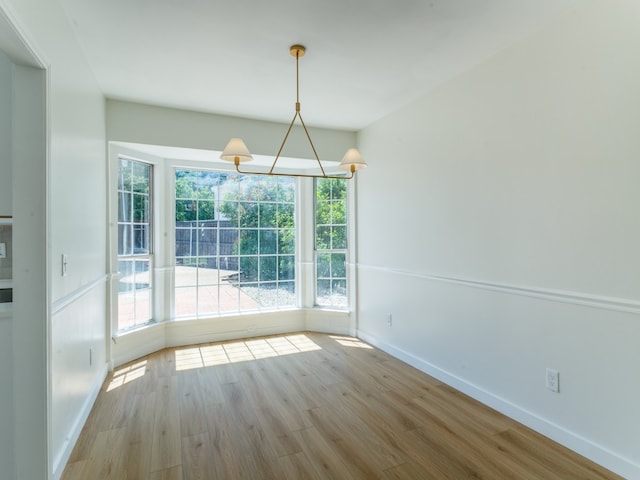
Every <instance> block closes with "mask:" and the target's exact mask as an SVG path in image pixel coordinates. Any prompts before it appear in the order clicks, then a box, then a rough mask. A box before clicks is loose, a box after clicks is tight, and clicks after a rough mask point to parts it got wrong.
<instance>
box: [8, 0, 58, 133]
mask: <svg viewBox="0 0 640 480" xmlns="http://www.w3.org/2000/svg"><path fill="white" fill-rule="evenodd" d="M0 17H1V20H2V21H1V22H0V23H2V24H5V25H7V26H8V27H9V28H10V29H11V30H12V32H13V35H11V34H9V35H8V36H12V37H14V38H17V39H18V40H19V42H20V45H19V47H17V48H18V49H24V51H26V54H25V53H24V52H6V51H5V53H7V54H10V58H11V61H12V62H14V63H16V62H17V63H18V64H20V65H25V66H30V67H35V68H40V69H42V70H48V69H49V67H50V62H49V60H48V58H47V56H46V55H45V54H44V52H43V51H42V49H41V48H39V47H38V45H37V44H36V42H35V41H34V39H33V37H32V36H31V35H30V34H29V33H28V32H27V30H26V29H25V28H24V26H23V24H22V22H21V21H20V20H19V16H18V14H17V13H16V10H15V9H14V8H13V6H12V5H11V3H10V2H8V1H6V0H0ZM2 48H3V47H2V45H0V49H2ZM15 55H17V56H15ZM48 92H49V85H48V84H47V93H46V95H47V96H48ZM48 107H49V105H48V104H47V111H48ZM47 116H48V114H47ZM47 130H48V119H47ZM47 139H48V138H47ZM47 145H48V144H47Z"/></svg>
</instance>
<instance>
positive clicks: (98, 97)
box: [0, 0, 106, 478]
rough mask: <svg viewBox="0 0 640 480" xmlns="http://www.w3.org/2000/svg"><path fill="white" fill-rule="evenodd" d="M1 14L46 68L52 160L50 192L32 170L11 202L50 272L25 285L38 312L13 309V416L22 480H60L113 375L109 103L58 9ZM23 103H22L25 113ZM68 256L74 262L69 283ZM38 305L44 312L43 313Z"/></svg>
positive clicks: (5, 4)
mask: <svg viewBox="0 0 640 480" xmlns="http://www.w3.org/2000/svg"><path fill="white" fill-rule="evenodd" d="M0 7H2V9H3V10H5V11H6V12H8V13H9V14H10V17H11V19H12V20H13V23H14V24H15V25H14V26H16V27H17V28H16V31H17V32H20V33H21V34H24V36H25V38H26V40H27V43H28V44H29V46H30V47H31V48H32V49H33V51H35V52H37V53H38V55H39V57H40V59H43V60H44V62H45V65H46V67H47V69H46V70H47V76H46V84H47V85H46V86H47V89H46V107H47V112H46V116H45V114H44V112H42V113H41V115H40V118H39V119H36V120H35V121H33V120H32V124H33V126H34V128H43V131H44V127H45V125H46V140H47V141H46V145H45V144H44V142H43V145H42V149H43V150H45V149H46V158H45V153H44V151H43V152H40V153H37V152H35V151H34V152H32V154H31V157H28V158H30V161H29V162H27V163H28V164H29V168H32V167H33V166H38V168H39V172H41V175H42V184H41V185H40V184H38V182H37V181H36V182H33V181H32V182H29V177H28V174H29V171H28V169H27V168H25V169H21V171H20V172H14V178H18V177H19V178H18V183H14V186H16V185H17V186H16V188H14V198H13V200H14V216H15V219H14V220H15V223H14V234H16V233H17V232H19V231H20V228H19V224H20V223H21V220H20V218H19V217H21V218H22V221H27V220H28V223H32V222H33V223H34V225H36V223H35V222H38V223H37V225H39V229H40V232H39V233H38V234H37V235H33V236H32V237H29V239H28V238H27V237H26V236H25V237H24V238H23V242H22V244H23V249H27V248H29V247H33V243H34V242H36V243H38V244H39V245H41V246H42V248H43V251H42V252H41V253H42V255H43V256H42V259H43V262H42V264H37V265H36V264H35V263H34V266H33V267H32V268H31V269H30V271H29V273H28V275H26V274H24V275H23V276H24V277H25V281H26V278H27V277H28V276H31V277H34V278H38V279H41V280H38V281H36V283H35V284H34V286H33V287H30V288H31V292H32V294H33V295H35V297H34V298H32V299H31V303H30V304H29V303H28V302H26V299H25V300H24V301H20V300H19V299H18V298H16V301H15V302H14V328H13V348H14V397H17V398H18V399H19V401H20V404H18V402H16V404H15V407H14V408H15V411H16V414H17V415H16V416H15V433H14V445H15V446H14V448H15V456H14V458H15V475H16V477H17V478H43V476H44V475H47V476H54V475H58V474H59V473H60V472H61V469H62V468H63V467H64V461H65V460H66V455H68V454H69V453H70V448H71V447H72V446H73V442H74V441H75V437H76V436H77V435H78V434H79V429H80V428H81V426H82V423H83V419H84V416H85V415H86V414H88V409H89V408H90V406H91V403H92V400H93V398H94V396H95V395H96V394H97V389H98V388H99V386H100V384H101V382H102V380H103V378H104V376H105V374H106V349H105V344H106V299H105V289H106V282H105V281H106V222H105V219H106V144H105V120H104V119H105V109H104V98H103V96H102V94H101V92H100V91H99V89H98V87H97V84H96V81H95V79H94V77H93V74H92V73H91V71H90V70H89V67H88V64H87V62H86V59H85V58H84V56H83V53H82V51H81V49H80V48H79V45H78V44H77V43H76V41H75V38H74V36H73V32H72V30H71V28H70V27H69V24H68V21H67V19H66V17H65V16H64V13H63V11H62V9H61V7H60V5H59V4H58V2H48V1H44V0H42V1H36V2H33V1H29V0H6V1H5V0H2V2H1V3H0ZM40 88H41V91H42V93H44V88H43V85H41V86H40ZM25 101H27V99H26V98H22V99H20V100H16V102H18V103H17V105H18V106H19V108H18V110H20V111H21V110H22V107H21V106H20V105H21V103H20V102H25ZM45 120H46V123H45ZM39 121H41V124H40V125H37V123H38V122H39ZM25 125H27V123H26V122H25ZM25 130H26V127H25ZM32 142H33V140H32ZM45 160H46V161H45ZM25 165H26V164H25ZM15 168H16V164H14V169H15ZM31 174H33V172H31ZM45 175H46V177H45ZM32 179H33V177H32ZM36 180H37V179H36ZM34 189H35V190H34ZM16 190H18V193H17V194H16ZM34 192H37V195H35V194H34ZM24 198H33V199H34V200H33V201H30V202H26V203H25V205H24V207H22V206H20V209H18V207H17V206H16V199H19V200H20V202H21V203H22V202H23V201H24ZM18 210H20V211H18ZM32 233H33V232H32ZM27 240H28V241H27ZM17 243H18V242H17ZM18 247H19V245H17V246H16V252H15V253H16V260H17V257H18ZM45 248H46V250H44V249H45ZM38 253H40V252H38ZM62 253H65V254H66V255H67V256H68V262H69V263H68V273H67V275H66V276H65V277H63V276H62V275H61V268H60V258H61V254H62ZM45 254H46V258H45ZM31 255H32V256H34V255H33V252H32V254H31ZM36 257H37V258H38V260H39V259H40V257H39V256H37V255H36ZM16 270H18V272H17V273H16V276H18V274H19V273H20V269H14V273H15V271H16ZM25 270H26V269H25ZM23 273H25V272H23ZM15 282H16V290H15V293H16V297H18V285H17V283H18V279H16V281H15ZM32 282H33V279H32ZM39 282H45V283H46V285H45V283H43V284H42V285H40V283H39ZM26 291H27V290H26V289H23V290H22V294H23V295H24V294H25V293H26ZM33 292H36V293H33ZM22 298H25V297H22ZM34 300H35V301H34ZM33 304H35V305H36V307H38V308H39V307H40V306H42V308H41V309H40V311H38V312H35V308H34V307H33V306H32V305H33ZM27 313H29V315H27ZM19 316H22V317H23V318H18V317H19ZM90 351H91V360H92V362H91V363H90ZM25 371H28V372H30V374H29V375H26V376H25V375H24V372H25ZM18 380H19V381H18ZM38 389H41V390H42V391H41V392H40V393H39V394H38V395H33V394H31V395H30V396H29V397H33V398H34V399H35V401H34V402H24V399H23V396H24V395H25V394H28V393H29V392H32V393H33V392H34V391H36V390H38ZM35 403H38V405H34V404H35ZM42 407H44V408H43V410H44V411H34V409H36V410H37V409H40V408H42ZM45 470H46V472H45ZM54 470H56V471H55V472H54Z"/></svg>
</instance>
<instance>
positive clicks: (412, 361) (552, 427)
mask: <svg viewBox="0 0 640 480" xmlns="http://www.w3.org/2000/svg"><path fill="white" fill-rule="evenodd" d="M357 337H358V338H360V339H362V340H364V341H365V342H367V343H370V344H371V345H373V346H375V347H376V348H379V349H380V350H382V351H384V352H387V353H388V354H390V355H393V356H394V357H396V358H398V359H400V360H402V361H403V362H405V363H407V364H409V365H411V366H413V367H415V368H417V369H418V370H420V371H422V372H424V373H426V374H428V375H431V376H432V377H434V378H437V379H438V380H440V381H441V382H444V383H446V384H447V385H450V386H452V387H453V388H455V389H457V390H459V391H461V392H463V393H465V394H466V395H469V396H470V397H472V398H474V399H476V400H478V401H479V402H481V403H483V404H485V405H488V406H489V407H491V408H493V409H495V410H497V411H498V412H500V413H502V414H504V415H506V416H508V417H509V418H512V419H514V420H516V421H518V422H520V423H522V424H523V425H526V426H527V427H529V428H531V429H533V430H535V431H536V432H538V433H541V434H542V435H544V436H546V437H548V438H550V439H552V440H553V441H555V442H558V443H559V444H561V445H563V446H565V447H567V448H569V449H571V450H573V451H574V452H576V453H578V454H580V455H582V456H584V457H586V458H589V459H590V460H592V461H594V462H596V463H597V464H599V465H602V466H603V467H605V468H607V469H609V470H611V471H612V472H615V473H617V474H618V475H621V476H623V477H624V478H628V479H640V465H638V464H636V463H634V462H632V461H631V460H629V459H626V458H624V457H621V456H620V455H617V454H616V453H614V452H611V451H610V450H607V449H606V448H603V447H601V446H600V445H597V444H595V443H593V442H591V441H590V440H588V439H586V438H583V437H581V436H580V435H577V434H575V433H573V432H571V431H569V430H567V429H565V428H563V427H561V426H559V425H556V424H555V423H552V422H549V421H548V420H546V419H544V418H542V417H540V416H538V415H535V414H533V413H531V412H529V411H527V410H525V409H523V408H521V407H519V406H518V405H515V404H513V403H511V402H508V401H506V400H504V399H502V398H500V397H498V396H496V395H494V394H492V393H491V392H488V391H486V390H484V389H482V388H480V387H478V386H476V385H474V384H472V383H469V382H468V381H466V380H464V379H462V378H460V377H458V376H456V375H452V374H450V373H448V372H447V371H445V370H442V369H441V368H439V367H437V366H435V365H433V364H431V363H429V362H427V361H425V360H423V359H421V358H419V357H416V356H415V355H413V354H411V353H408V352H406V351H404V350H402V349H400V348H397V347H395V346H393V345H390V344H388V343H386V342H385V341H384V340H383V339H380V338H379V337H377V336H375V335H370V334H368V333H366V332H363V331H362V330H358V334H357Z"/></svg>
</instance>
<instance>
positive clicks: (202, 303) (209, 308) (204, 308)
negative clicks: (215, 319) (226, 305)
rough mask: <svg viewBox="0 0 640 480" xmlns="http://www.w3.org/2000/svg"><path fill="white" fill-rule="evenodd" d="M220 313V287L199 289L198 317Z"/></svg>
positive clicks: (208, 286) (212, 286) (209, 286)
mask: <svg viewBox="0 0 640 480" xmlns="http://www.w3.org/2000/svg"><path fill="white" fill-rule="evenodd" d="M207 313H209V314H211V313H218V285H207V286H202V285H201V286H199V287H198V315H202V314H207Z"/></svg>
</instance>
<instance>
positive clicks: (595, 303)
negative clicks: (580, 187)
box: [358, 264, 640, 314]
mask: <svg viewBox="0 0 640 480" xmlns="http://www.w3.org/2000/svg"><path fill="white" fill-rule="evenodd" d="M358 269H362V270H370V271H378V272H385V273H390V274H393V275H401V276H404V277H413V278H419V279H421V280H433V281H438V282H446V283H453V284H456V285H462V286H465V287H472V288H479V289H482V290H490V291H494V292H501V293H507V294H510V295H520V296H525V297H533V298H539V299H542V300H548V301H552V302H561V303H569V304H572V305H581V306H586V307H593V308H601V309H604V310H613V311H616V312H625V313H635V314H640V301H637V300H630V299H627V298H619V297H604V296H600V295H592V294H589V293H582V292H570V291H565V290H553V289H547V288H539V287H527V286H522V285H510V284H506V283H496V282H486V281H482V280H473V279H468V278H458V277H447V276H443V275H435V274H429V273H418V272H411V271H408V270H399V269H394V268H384V267H376V266H373V265H362V264H358Z"/></svg>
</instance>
